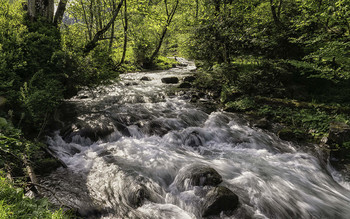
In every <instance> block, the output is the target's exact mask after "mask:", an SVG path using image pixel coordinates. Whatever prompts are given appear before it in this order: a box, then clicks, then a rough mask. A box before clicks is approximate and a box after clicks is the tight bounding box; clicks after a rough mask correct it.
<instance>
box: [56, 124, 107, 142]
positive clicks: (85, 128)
mask: <svg viewBox="0 0 350 219" xmlns="http://www.w3.org/2000/svg"><path fill="white" fill-rule="evenodd" d="M112 132H114V128H113V127H112V126H109V125H105V124H102V125H93V124H86V123H84V122H81V123H78V124H76V125H72V126H68V127H66V128H65V129H63V130H61V135H62V136H63V139H64V140H65V141H66V142H71V141H72V139H73V138H74V136H81V137H84V138H89V139H90V140H92V141H97V140H99V139H102V138H104V137H106V136H108V135H110V134H111V133H112Z"/></svg>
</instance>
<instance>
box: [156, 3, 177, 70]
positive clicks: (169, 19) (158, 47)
mask: <svg viewBox="0 0 350 219" xmlns="http://www.w3.org/2000/svg"><path fill="white" fill-rule="evenodd" d="M164 1H165V2H166V0H164ZM178 5H179V0H176V3H175V6H174V7H173V9H172V10H171V12H170V14H169V16H168V19H167V21H166V24H165V26H164V28H163V31H162V34H161V37H160V39H159V42H158V45H157V47H156V49H155V50H154V52H153V54H152V56H151V58H150V60H149V62H150V63H152V62H153V61H154V59H155V58H156V57H157V55H158V53H159V50H160V48H161V47H162V43H163V40H164V38H165V35H166V33H167V31H168V27H169V25H170V23H171V21H172V19H173V17H174V15H175V12H176V9H177V6H178ZM166 7H167V5H166ZM167 11H168V10H167Z"/></svg>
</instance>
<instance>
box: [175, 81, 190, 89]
mask: <svg viewBox="0 0 350 219" xmlns="http://www.w3.org/2000/svg"><path fill="white" fill-rule="evenodd" d="M191 87H192V85H191V84H190V83H188V82H183V83H181V84H180V85H179V86H178V88H191Z"/></svg>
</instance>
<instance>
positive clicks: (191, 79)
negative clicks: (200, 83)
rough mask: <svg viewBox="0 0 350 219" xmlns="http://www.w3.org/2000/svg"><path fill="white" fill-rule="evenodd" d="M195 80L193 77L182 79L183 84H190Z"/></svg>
mask: <svg viewBox="0 0 350 219" xmlns="http://www.w3.org/2000/svg"><path fill="white" fill-rule="evenodd" d="M195 80H196V77H195V76H193V75H191V76H186V77H184V79H183V81H184V82H188V83H192V82H194V81H195Z"/></svg>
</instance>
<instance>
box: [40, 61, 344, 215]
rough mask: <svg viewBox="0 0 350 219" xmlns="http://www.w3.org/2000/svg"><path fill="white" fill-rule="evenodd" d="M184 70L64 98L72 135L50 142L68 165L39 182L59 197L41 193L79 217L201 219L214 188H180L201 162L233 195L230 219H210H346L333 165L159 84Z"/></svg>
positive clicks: (128, 78) (186, 70) (136, 76)
mask: <svg viewBox="0 0 350 219" xmlns="http://www.w3.org/2000/svg"><path fill="white" fill-rule="evenodd" d="M183 62H187V61H186V60H183ZM187 64H188V66H187V67H177V68H173V69H170V70H166V71H153V72H141V73H128V74H123V75H121V81H120V82H118V83H116V84H113V85H110V86H106V87H103V88H101V89H98V90H97V91H95V92H89V91H88V90H86V91H81V92H80V93H79V94H78V95H77V96H75V97H74V98H72V99H70V100H68V101H67V104H68V105H69V106H73V107H72V108H69V109H67V111H68V113H71V114H74V115H76V116H75V117H74V116H71V117H72V118H73V117H74V119H72V121H71V126H72V128H71V129H70V130H68V131H64V130H61V132H60V133H59V132H57V133H56V135H54V136H52V137H50V138H49V140H48V143H49V147H50V149H51V150H52V151H54V153H55V154H56V155H57V156H58V157H59V158H60V159H61V160H62V161H63V162H64V163H65V164H66V165H67V168H59V169H58V170H56V171H55V172H53V173H52V174H51V175H49V176H47V177H43V178H41V183H42V184H43V185H45V186H46V187H48V188H50V189H51V190H52V191H54V193H55V195H52V193H50V192H49V191H46V192H47V193H46V195H47V196H48V197H49V199H50V200H51V201H52V202H55V203H57V204H60V202H59V201H57V199H59V200H60V201H61V202H63V203H65V204H66V205H67V206H70V207H74V208H76V209H79V213H80V214H81V215H82V216H83V217H85V218H166V219H170V218H178V219H186V218H202V217H203V209H204V208H205V207H204V206H205V203H206V200H205V195H204V196H203V195H202V193H203V191H206V189H208V188H209V187H210V186H203V185H193V186H191V185H189V184H188V183H187V184H186V183H185V184H186V185H185V186H184V187H185V188H182V189H181V188H179V186H178V184H177V182H178V181H179V180H180V179H181V178H183V177H184V172H185V170H186V168H188V167H189V166H191V165H202V166H206V167H210V168H213V169H215V170H216V171H217V173H219V174H220V175H221V177H222V182H221V183H220V186H224V187H226V188H228V189H229V190H231V191H232V192H233V193H235V194H236V195H237V196H238V198H239V205H238V207H237V208H236V209H235V210H233V211H231V213H229V214H227V213H225V212H222V213H218V214H217V215H212V216H209V218H337V219H339V218H344V219H345V218H350V190H349V189H350V186H349V183H347V182H345V181H343V180H342V178H341V176H340V175H339V174H337V172H335V171H333V170H332V168H331V167H330V166H325V165H322V164H321V162H320V161H319V159H318V158H316V157H315V156H313V155H311V154H308V153H305V152H301V151H300V150H299V149H298V148H300V147H299V146H297V145H293V144H292V143H290V142H286V141H282V140H280V139H279V138H278V137H276V136H275V135H274V134H271V133H268V132H266V131H263V130H261V129H258V128H252V127H250V126H249V124H248V123H247V122H246V121H245V120H244V119H243V118H242V116H240V115H237V114H232V113H226V112H222V111H212V110H209V109H208V108H207V107H206V104H205V103H204V104H195V103H191V101H190V100H191V95H188V93H186V92H180V93H177V94H176V95H175V94H174V93H175V90H174V87H176V86H177V85H169V84H164V83H162V82H161V79H162V78H164V77H171V76H176V77H178V78H179V79H180V81H181V79H183V78H184V77H186V76H189V75H192V74H193V73H192V72H191V70H193V69H195V66H194V64H193V63H192V62H187ZM142 77H147V78H144V79H145V80H140V79H141V78H142ZM205 101H206V99H205V97H203V98H202V102H205ZM67 120H69V119H67ZM65 122H66V123H67V121H65ZM68 122H69V121H68ZM201 180H203V179H201Z"/></svg>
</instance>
